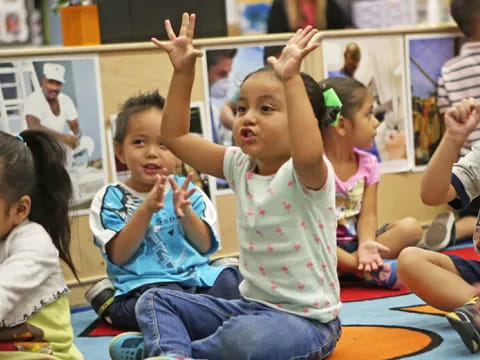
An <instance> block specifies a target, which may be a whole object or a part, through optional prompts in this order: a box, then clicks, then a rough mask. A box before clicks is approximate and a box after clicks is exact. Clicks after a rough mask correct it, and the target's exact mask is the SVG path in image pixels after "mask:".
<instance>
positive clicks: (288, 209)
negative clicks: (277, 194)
mask: <svg viewBox="0 0 480 360" xmlns="http://www.w3.org/2000/svg"><path fill="white" fill-rule="evenodd" d="M282 204H283V208H284V209H285V210H287V211H288V212H290V209H291V208H292V204H289V203H287V202H286V201H282Z"/></svg>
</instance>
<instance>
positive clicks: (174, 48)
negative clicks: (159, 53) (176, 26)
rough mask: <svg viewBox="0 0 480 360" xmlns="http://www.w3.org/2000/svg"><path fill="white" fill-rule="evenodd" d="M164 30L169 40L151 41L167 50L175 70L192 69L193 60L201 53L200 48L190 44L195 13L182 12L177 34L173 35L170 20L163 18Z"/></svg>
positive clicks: (193, 29) (153, 39)
mask: <svg viewBox="0 0 480 360" xmlns="http://www.w3.org/2000/svg"><path fill="white" fill-rule="evenodd" d="M165 30H166V31H167V36H168V38H169V39H170V41H160V40H158V39H156V38H152V39H151V40H152V42H153V43H154V44H155V45H156V46H157V47H159V48H160V49H162V50H164V51H166V52H167V54H168V56H169V57H170V61H171V63H172V65H173V68H174V69H175V70H176V71H182V70H188V69H192V68H193V67H194V66H195V60H196V59H197V58H198V57H201V56H202V55H203V53H202V52H201V51H200V50H197V49H195V48H194V47H193V45H192V40H193V34H194V32H195V14H188V13H183V16H182V25H181V27H180V31H179V33H178V36H177V35H175V32H174V31H173V29H172V24H171V23H170V20H165Z"/></svg>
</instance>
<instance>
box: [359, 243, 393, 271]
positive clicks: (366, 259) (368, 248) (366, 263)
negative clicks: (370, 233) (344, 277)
mask: <svg viewBox="0 0 480 360" xmlns="http://www.w3.org/2000/svg"><path fill="white" fill-rule="evenodd" d="M380 251H384V252H389V251H390V249H389V248H388V247H386V246H384V245H382V244H380V243H379V242H377V241H374V240H369V241H364V242H362V243H360V244H359V246H358V252H357V254H358V270H359V271H367V272H370V271H377V270H378V269H379V268H381V267H382V266H383V260H382V257H381V256H380Z"/></svg>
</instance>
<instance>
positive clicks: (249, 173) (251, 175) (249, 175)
mask: <svg viewBox="0 0 480 360" xmlns="http://www.w3.org/2000/svg"><path fill="white" fill-rule="evenodd" d="M251 178H253V172H251V171H249V172H247V179H248V180H250V179H251Z"/></svg>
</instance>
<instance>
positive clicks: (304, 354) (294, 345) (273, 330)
mask: <svg viewBox="0 0 480 360" xmlns="http://www.w3.org/2000/svg"><path fill="white" fill-rule="evenodd" d="M135 313H136V316H137V321H138V324H139V326H140V329H141V330H142V333H143V337H144V340H145V350H146V355H147V356H158V355H163V354H168V353H175V354H180V355H183V356H187V357H193V358H195V359H208V360H217V359H228V360H246V359H250V360H254V359H257V360H269V359H272V360H282V359H295V360H307V359H323V358H325V357H327V356H328V355H330V354H331V353H332V351H333V350H334V348H335V345H336V343H337V341H338V339H339V338H340V334H341V324H340V321H339V320H338V318H337V319H335V320H332V321H330V322H328V323H321V322H318V321H313V320H309V319H307V318H303V317H300V316H296V315H292V314H289V313H287V312H284V311H279V310H276V309H272V308H270V307H268V306H265V305H262V304H260V303H257V302H253V301H247V300H245V299H239V300H225V299H220V298H215V297H212V296H209V295H202V294H188V293H182V292H178V291H171V290H165V289H164V290H158V289H150V290H148V291H147V292H145V293H144V294H143V295H142V296H141V297H140V298H139V299H138V302H137V305H136V308H135Z"/></svg>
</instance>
